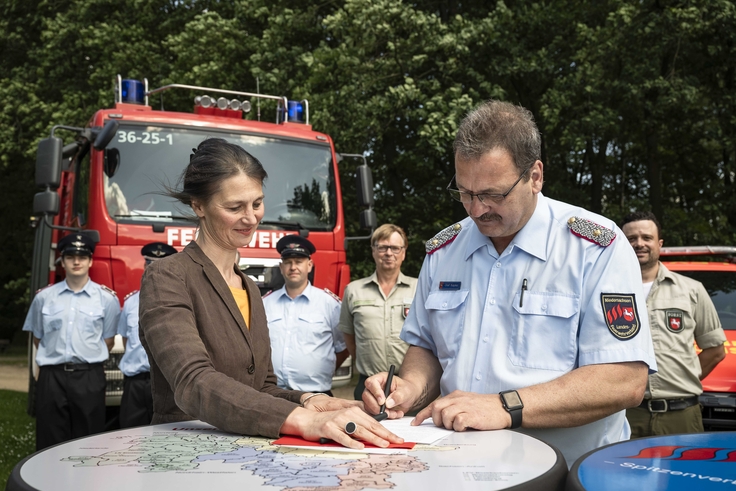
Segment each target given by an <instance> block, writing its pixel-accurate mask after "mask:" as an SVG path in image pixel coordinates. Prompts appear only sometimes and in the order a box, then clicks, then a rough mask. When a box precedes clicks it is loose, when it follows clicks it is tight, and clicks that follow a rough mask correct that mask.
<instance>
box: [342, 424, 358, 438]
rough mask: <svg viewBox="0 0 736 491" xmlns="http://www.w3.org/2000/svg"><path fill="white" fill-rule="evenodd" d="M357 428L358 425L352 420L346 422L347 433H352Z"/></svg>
mask: <svg viewBox="0 0 736 491" xmlns="http://www.w3.org/2000/svg"><path fill="white" fill-rule="evenodd" d="M357 429H358V425H356V424H355V423H353V422H352V421H348V422H347V424H345V433H347V434H348V435H352V434H353V433H355V430H357Z"/></svg>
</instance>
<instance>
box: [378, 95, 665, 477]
mask: <svg viewBox="0 0 736 491" xmlns="http://www.w3.org/2000/svg"><path fill="white" fill-rule="evenodd" d="M540 142H541V137H540V135H539V131H538V130H537V127H536V124H535V123H534V120H533V117H532V115H531V113H530V112H528V111H526V110H525V109H523V108H521V107H519V106H514V105H511V104H507V103H502V102H498V101H490V102H487V103H485V104H482V105H481V106H479V107H478V108H476V109H475V110H474V111H472V112H471V113H470V114H469V115H468V116H467V117H466V118H465V120H464V121H463V123H462V124H461V126H460V129H459V131H458V135H457V138H456V140H455V171H456V176H455V178H454V179H453V181H451V183H450V184H449V185H448V190H449V192H450V195H451V196H452V197H453V198H454V199H456V200H458V201H461V202H462V203H463V205H464V207H465V209H466V211H467V213H468V215H469V217H468V218H466V219H464V220H463V221H461V222H459V223H457V224H455V225H453V226H451V227H448V228H447V229H445V230H443V231H442V232H440V233H439V234H438V235H437V236H435V238H434V239H432V240H430V241H428V242H427V252H428V254H427V256H426V258H425V261H424V265H423V266H422V270H421V273H420V275H419V283H418V285H417V293H416V297H415V299H414V304H413V305H412V307H411V309H410V312H409V317H408V318H407V320H406V322H405V324H404V328H403V330H402V333H401V338H402V339H403V340H404V341H406V342H407V343H409V344H410V345H411V346H410V348H409V351H408V352H407V355H406V358H405V359H404V364H403V365H402V368H401V373H400V374H399V377H395V378H394V381H395V382H394V384H392V385H393V387H392V393H391V394H390V395H389V397H388V398H387V401H386V407H387V408H390V411H389V416H390V417H398V416H401V415H403V414H404V413H406V412H408V411H410V410H417V409H421V411H420V412H419V413H418V414H417V417H416V422H417V423H420V422H421V421H423V420H425V419H427V418H430V417H431V418H432V419H433V421H434V423H435V424H436V425H438V426H444V427H446V428H451V429H455V430H458V431H463V430H465V429H468V428H474V429H478V430H493V429H503V428H511V429H518V431H522V432H524V433H528V434H530V435H533V436H536V437H538V438H540V439H542V440H544V441H546V442H548V443H550V444H552V445H554V446H556V447H557V448H559V449H560V451H561V452H562V453H563V455H564V456H565V459H566V461H567V463H568V465H569V466H571V465H572V464H573V463H574V462H575V460H576V459H577V458H579V457H580V456H581V455H583V454H584V453H586V452H588V451H590V450H593V449H595V448H597V447H599V446H602V445H605V444H608V443H613V442H617V441H620V440H622V439H627V438H628V437H629V435H630V428H629V426H628V423H627V421H626V418H625V413H624V410H625V409H626V408H628V407H633V406H636V405H638V404H639V403H640V402H641V400H642V397H643V395H644V389H645V387H646V383H647V375H648V373H649V372H650V371H654V370H656V364H655V361H654V351H653V349H652V342H651V336H650V331H649V324H648V319H647V314H646V312H647V311H646V303H645V298H644V296H643V295H642V288H641V280H640V274H639V269H638V263H637V261H636V257H635V256H634V254H632V253H631V247H629V246H628V244H627V243H626V238H625V237H624V236H623V234H622V233H621V230H620V229H619V228H618V227H617V226H616V224H615V223H614V222H613V221H611V220H608V219H606V218H604V217H602V216H600V215H596V214H593V213H590V212H588V211H586V210H583V209H581V208H577V207H574V206H570V205H567V204H565V203H561V202H559V201H554V200H551V199H549V198H546V197H544V196H543V195H542V194H541V190H542V183H543V164H542V162H541V161H540V156H541V143H540ZM385 380H386V375H385V374H378V375H376V376H374V377H372V378H371V379H369V380H368V381H367V382H366V389H367V390H366V392H365V394H364V397H363V400H364V402H365V403H366V408H367V410H369V411H370V412H374V413H375V412H377V411H378V405H379V404H381V403H382V402H383V401H384V400H385V399H386V398H385V397H383V385H384V384H385ZM438 396H441V397H440V398H439V399H436V398H437V397H438Z"/></svg>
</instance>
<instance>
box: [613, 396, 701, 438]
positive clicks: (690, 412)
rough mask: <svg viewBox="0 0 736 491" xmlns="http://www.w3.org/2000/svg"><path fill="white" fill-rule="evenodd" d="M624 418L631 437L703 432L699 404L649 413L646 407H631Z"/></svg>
mask: <svg viewBox="0 0 736 491" xmlns="http://www.w3.org/2000/svg"><path fill="white" fill-rule="evenodd" d="M626 419H628V420H629V425H631V438H642V437H646V436H655V435H674V434H678V433H702V432H703V418H702V414H701V412H700V404H696V405H694V406H690V407H689V408H686V409H683V410H682V411H668V412H666V413H650V412H649V411H648V410H647V409H644V408H641V407H632V408H629V409H627V410H626Z"/></svg>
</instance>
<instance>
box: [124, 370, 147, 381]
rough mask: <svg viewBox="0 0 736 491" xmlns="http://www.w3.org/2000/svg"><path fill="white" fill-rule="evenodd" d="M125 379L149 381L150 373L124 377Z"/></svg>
mask: <svg viewBox="0 0 736 491" xmlns="http://www.w3.org/2000/svg"><path fill="white" fill-rule="evenodd" d="M124 377H125V378H127V379H130V380H149V379H150V378H151V372H141V373H136V374H135V375H124Z"/></svg>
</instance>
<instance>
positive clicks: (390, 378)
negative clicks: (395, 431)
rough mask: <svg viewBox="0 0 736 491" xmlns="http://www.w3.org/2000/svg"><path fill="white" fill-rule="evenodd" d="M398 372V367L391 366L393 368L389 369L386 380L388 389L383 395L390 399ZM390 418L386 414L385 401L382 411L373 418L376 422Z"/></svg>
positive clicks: (386, 388)
mask: <svg viewBox="0 0 736 491" xmlns="http://www.w3.org/2000/svg"><path fill="white" fill-rule="evenodd" d="M395 371H396V366H394V365H391V367H390V368H389V369H388V377H387V378H386V387H385V389H384V390H383V394H384V396H385V397H386V399H388V396H389V394H391V384H392V383H393V381H394V372H395ZM387 417H388V414H386V401H385V400H384V401H383V404H381V409H380V411H379V413H378V414H376V415H375V416H373V419H375V420H376V421H383V420H384V419H386V418H387Z"/></svg>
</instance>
